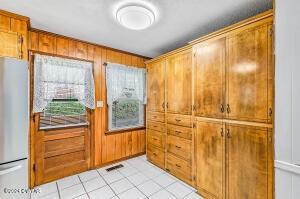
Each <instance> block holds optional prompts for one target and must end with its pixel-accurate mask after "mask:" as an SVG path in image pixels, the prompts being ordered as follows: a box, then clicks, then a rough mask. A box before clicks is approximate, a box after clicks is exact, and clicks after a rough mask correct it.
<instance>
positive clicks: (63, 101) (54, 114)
mask: <svg viewBox="0 0 300 199" xmlns="http://www.w3.org/2000/svg"><path fill="white" fill-rule="evenodd" d="M72 93H73V92H72V89H68V88H66V87H62V86H58V87H56V94H55V96H54V98H53V99H52V100H49V102H48V103H47V106H46V107H45V109H44V111H43V112H42V113H41V114H40V128H41V129H46V128H51V127H62V126H72V125H82V124H87V123H88V122H87V115H86V108H85V106H84V105H83V104H81V102H79V101H78V99H77V98H76V97H75V96H74V94H72Z"/></svg>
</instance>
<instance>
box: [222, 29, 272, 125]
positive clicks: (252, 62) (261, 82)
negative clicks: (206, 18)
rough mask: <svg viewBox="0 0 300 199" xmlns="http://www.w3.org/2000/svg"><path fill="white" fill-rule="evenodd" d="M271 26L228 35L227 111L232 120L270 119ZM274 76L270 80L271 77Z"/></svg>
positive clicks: (262, 120)
mask: <svg viewBox="0 0 300 199" xmlns="http://www.w3.org/2000/svg"><path fill="white" fill-rule="evenodd" d="M270 33H271V25H268V24H265V25H261V26H256V27H252V28H249V29H246V30H243V31H242V32H239V33H236V34H235V35H232V36H229V37H228V69H227V71H228V74H227V78H228V80H227V92H228V96H227V97H228V99H227V114H228V118H229V119H238V120H245V121H253V122H268V121H270V119H271V117H272V99H269V98H270V97H272V94H271V95H270V94H269V93H272V89H273V83H272V82H273V81H272V76H273V74H272V75H271V74H269V73H273V64H272V61H271V57H272V45H270V43H271V42H272V41H271V34H270ZM270 78H271V79H270Z"/></svg>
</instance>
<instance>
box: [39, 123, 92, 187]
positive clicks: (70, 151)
mask: <svg viewBox="0 0 300 199" xmlns="http://www.w3.org/2000/svg"><path fill="white" fill-rule="evenodd" d="M35 151H36V153H35V155H36V156H35V158H36V161H35V162H36V165H35V169H36V185H40V184H44V183H47V182H50V181H53V180H56V179H59V178H62V177H65V176H69V175H73V174H75V173H79V172H82V171H86V170H88V169H89V168H90V131H89V128H87V127H77V128H67V129H57V130H44V131H37V132H36V144H35Z"/></svg>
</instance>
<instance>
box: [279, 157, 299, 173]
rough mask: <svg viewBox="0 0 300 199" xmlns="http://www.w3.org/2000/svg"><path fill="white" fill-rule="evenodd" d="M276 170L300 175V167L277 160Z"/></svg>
mask: <svg viewBox="0 0 300 199" xmlns="http://www.w3.org/2000/svg"><path fill="white" fill-rule="evenodd" d="M275 168H277V169H281V170H284V171H288V172H290V173H295V174H297V175H300V165H296V164H291V163H288V162H284V161H280V160H275Z"/></svg>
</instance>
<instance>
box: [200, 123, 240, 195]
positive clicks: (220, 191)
mask: <svg viewBox="0 0 300 199" xmlns="http://www.w3.org/2000/svg"><path fill="white" fill-rule="evenodd" d="M224 135H225V129H224V128H223V124H222V123H221V122H204V121H203V122H202V121H201V122H197V131H196V165H197V166H196V179H197V188H198V191H199V193H201V195H203V196H204V197H207V198H214V199H222V198H224V194H225V186H224V185H225V138H224ZM240 199H241V198H240Z"/></svg>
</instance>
